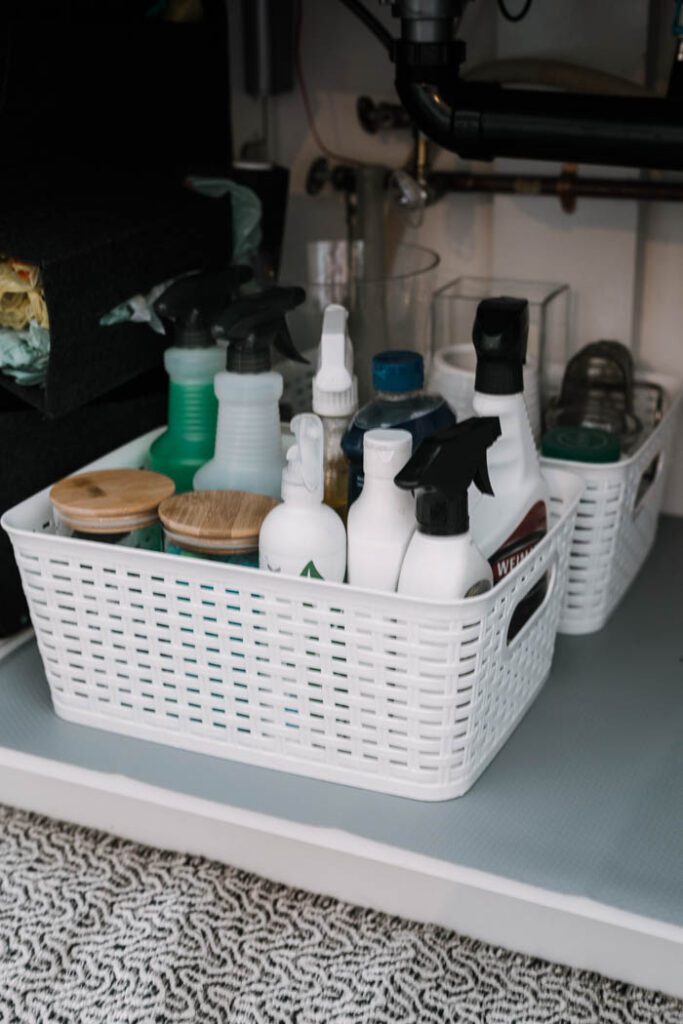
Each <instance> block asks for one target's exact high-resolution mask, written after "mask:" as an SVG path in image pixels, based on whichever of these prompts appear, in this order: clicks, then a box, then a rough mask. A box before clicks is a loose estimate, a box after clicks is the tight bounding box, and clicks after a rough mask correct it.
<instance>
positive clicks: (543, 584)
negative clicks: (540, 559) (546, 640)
mask: <svg viewBox="0 0 683 1024" xmlns="http://www.w3.org/2000/svg"><path fill="white" fill-rule="evenodd" d="M556 578H557V563H556V562H553V564H552V565H551V566H549V567H548V568H547V569H546V571H545V572H544V573H543V574H542V575H541V576H537V577H536V578H535V579H534V580H532V582H531V584H530V585H529V587H528V588H527V589H526V590H525V592H524V594H523V595H522V596H521V597H520V599H519V600H518V601H517V604H516V605H515V607H514V609H513V611H512V614H511V615H510V620H509V622H508V629H507V635H506V638H505V642H506V644H507V646H508V647H509V646H510V644H511V643H512V642H513V640H516V639H517V638H518V637H519V635H520V633H521V632H522V630H523V629H525V628H526V627H528V626H530V625H531V623H532V622H533V621H534V620H535V619H536V618H538V616H539V615H540V614H541V612H542V611H543V609H544V608H545V606H546V605H547V603H548V601H549V600H550V595H551V594H552V592H553V590H554V589H555V580H556Z"/></svg>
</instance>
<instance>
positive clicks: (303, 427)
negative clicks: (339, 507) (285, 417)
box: [282, 412, 324, 504]
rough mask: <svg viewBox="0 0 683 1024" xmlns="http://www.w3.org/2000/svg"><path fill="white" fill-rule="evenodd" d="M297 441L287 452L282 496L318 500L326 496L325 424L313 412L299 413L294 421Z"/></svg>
mask: <svg viewBox="0 0 683 1024" xmlns="http://www.w3.org/2000/svg"><path fill="white" fill-rule="evenodd" d="M290 426H291V429H292V433H293V434H294V437H295V438H296V443H295V444H294V445H292V447H291V448H290V449H289V451H288V452H287V463H286V465H285V468H284V469H283V471H282V498H283V500H284V501H290V500H292V501H298V502H300V503H301V502H306V503H310V504H318V503H319V502H321V501H322V500H323V494H324V475H323V454H324V453H323V425H322V422H321V420H320V417H318V416H315V415H314V414H313V413H311V412H304V413H301V414H300V415H299V416H295V417H294V419H293V420H292V422H291V424H290Z"/></svg>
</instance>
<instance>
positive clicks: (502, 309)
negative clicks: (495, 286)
mask: <svg viewBox="0 0 683 1024" xmlns="http://www.w3.org/2000/svg"><path fill="white" fill-rule="evenodd" d="M528 334H529V303H528V302H527V300H526V299H511V298H509V297H507V296H501V297H500V298H497V299H483V300H482V301H481V302H480V303H479V305H478V306H477V315H476V317H475V320H474V327H473V328H472V340H473V341H474V347H475V349H476V350H477V372H476V376H475V378H474V387H475V390H476V391H478V392H479V393H480V394H485V395H516V394H519V393H521V392H522V391H523V390H524V371H523V370H522V367H523V366H524V363H525V362H526V343H527V337H528Z"/></svg>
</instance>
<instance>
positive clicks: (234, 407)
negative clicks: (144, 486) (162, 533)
mask: <svg viewBox="0 0 683 1024" xmlns="http://www.w3.org/2000/svg"><path fill="white" fill-rule="evenodd" d="M304 298H305V293H304V291H303V289H301V288H270V289H268V290H267V291H265V292H261V293H259V294H256V295H250V296H248V297H247V298H244V299H240V300H238V301H237V302H234V303H233V304H232V305H231V306H230V307H229V308H228V309H227V310H226V311H225V312H224V313H223V314H222V315H221V316H220V317H219V318H218V319H217V321H216V322H215V324H214V328H213V335H214V337H218V338H227V340H228V352H227V370H224V371H222V372H221V373H218V374H216V377H215V379H214V389H215V392H216V397H217V398H218V422H217V426H216V445H215V449H214V455H213V458H212V459H210V461H209V462H207V463H206V464H205V465H204V466H202V467H201V469H199V470H198V471H197V473H196V474H195V476H194V481H193V486H194V489H195V490H196V491H211V490H219V491H250V492H251V493H253V494H266V495H269V496H270V497H271V498H279V497H280V483H281V479H282V438H281V433H280V410H279V401H280V398H281V396H282V389H283V381H282V375H281V374H279V373H277V372H276V371H275V370H272V369H271V346H274V347H275V348H277V349H278V351H280V352H281V353H282V354H283V355H286V356H288V357H289V358H290V359H298V360H301V356H300V355H299V353H298V352H297V350H296V348H295V347H294V344H293V342H292V340H291V338H290V336H289V331H288V329H287V322H286V320H285V314H286V313H287V312H288V311H289V310H291V309H294V308H295V307H296V306H298V305H299V304H300V303H301V302H303V300H304ZM304 361H305V360H304Z"/></svg>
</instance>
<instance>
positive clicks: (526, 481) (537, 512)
mask: <svg viewBox="0 0 683 1024" xmlns="http://www.w3.org/2000/svg"><path fill="white" fill-rule="evenodd" d="M528 330H529V307H528V303H527V301H526V299H511V298H505V297H502V298H495V299H484V300H483V301H482V302H480V303H479V307H478V309H477V316H476V319H475V322H474V330H473V339H474V347H475V349H476V351H477V372H476V377H475V392H474V402H473V405H474V411H475V413H476V415H477V416H483V417H488V416H496V417H498V419H499V420H500V427H501V436H500V437H499V438H498V440H497V441H496V442H495V444H494V445H493V446H492V447H491V450H490V452H489V455H488V468H489V476H490V479H491V485H492V488H493V494H492V495H489V494H484V495H482V496H481V497H478V498H477V500H475V501H472V500H470V514H471V519H472V537H473V539H474V541H475V543H476V544H477V546H478V547H479V548H480V549H481V551H482V552H483V553H484V555H485V556H486V557H487V558H488V559H489V562H490V563H491V568H492V570H493V578H494V582H497V581H498V580H500V579H502V578H503V577H504V576H507V575H508V574H509V573H510V572H511V571H512V570H513V569H514V568H515V566H516V565H518V564H519V562H521V561H522V559H523V558H524V557H525V556H526V555H528V553H529V552H530V551H531V550H532V548H534V547H535V545H536V544H538V542H539V541H540V540H541V539H542V538H543V536H544V535H545V534H546V532H547V530H548V519H549V515H548V510H549V507H550V495H549V491H548V485H547V484H546V482H545V480H544V478H543V475H542V474H541V468H540V463H539V459H538V452H537V450H536V445H535V443H534V438H533V434H532V431H531V426H530V424H529V417H528V415H527V410H526V405H525V402H524V394H523V391H524V380H523V366H524V361H525V358H526V346H527V335H528ZM470 497H471V498H472V495H471V496H470Z"/></svg>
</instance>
